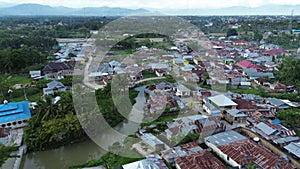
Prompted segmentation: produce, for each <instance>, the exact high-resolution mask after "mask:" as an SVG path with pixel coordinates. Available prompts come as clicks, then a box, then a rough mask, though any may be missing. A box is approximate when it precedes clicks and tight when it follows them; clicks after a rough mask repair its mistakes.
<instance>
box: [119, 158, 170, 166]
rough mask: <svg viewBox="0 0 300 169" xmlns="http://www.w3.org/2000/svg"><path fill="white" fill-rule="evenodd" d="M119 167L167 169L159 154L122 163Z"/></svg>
mask: <svg viewBox="0 0 300 169" xmlns="http://www.w3.org/2000/svg"><path fill="white" fill-rule="evenodd" d="M120 169H168V167H167V166H166V164H165V163H164V161H163V160H162V158H161V157H160V156H159V155H157V154H156V155H149V156H147V157H146V159H143V160H140V161H136V162H133V163H129V164H125V165H122V167H121V168H120Z"/></svg>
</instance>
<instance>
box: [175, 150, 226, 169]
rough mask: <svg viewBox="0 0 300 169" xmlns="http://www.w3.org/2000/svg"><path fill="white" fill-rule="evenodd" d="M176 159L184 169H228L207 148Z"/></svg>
mask: <svg viewBox="0 0 300 169" xmlns="http://www.w3.org/2000/svg"><path fill="white" fill-rule="evenodd" d="M175 161H176V163H177V165H178V166H179V167H180V168H182V169H226V167H225V165H224V164H222V162H221V161H220V160H218V159H217V158H216V157H215V156H213V155H212V154H211V153H210V152H209V151H207V150H203V151H200V152H196V153H193V154H190V155H187V156H184V157H179V158H177V159H176V160H175Z"/></svg>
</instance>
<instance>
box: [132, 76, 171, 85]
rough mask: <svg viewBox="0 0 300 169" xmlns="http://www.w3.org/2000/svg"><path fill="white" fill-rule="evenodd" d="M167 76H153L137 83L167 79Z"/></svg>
mask: <svg viewBox="0 0 300 169" xmlns="http://www.w3.org/2000/svg"><path fill="white" fill-rule="evenodd" d="M165 78H166V77H152V78H148V79H143V80H140V81H136V82H135V84H136V85H137V84H140V83H143V82H147V81H151V80H160V79H165Z"/></svg>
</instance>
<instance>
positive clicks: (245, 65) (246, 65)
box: [237, 60, 261, 70]
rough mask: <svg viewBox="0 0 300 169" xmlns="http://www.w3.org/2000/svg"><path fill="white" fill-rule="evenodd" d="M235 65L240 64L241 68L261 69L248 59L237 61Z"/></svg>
mask: <svg viewBox="0 0 300 169" xmlns="http://www.w3.org/2000/svg"><path fill="white" fill-rule="evenodd" d="M237 65H238V66H240V67H241V68H243V69H246V68H254V69H258V70H261V67H259V66H257V65H255V64H253V63H252V62H250V61H248V60H242V61H240V62H238V63H237Z"/></svg>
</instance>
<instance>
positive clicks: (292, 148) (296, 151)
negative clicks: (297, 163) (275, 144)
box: [284, 143, 300, 158]
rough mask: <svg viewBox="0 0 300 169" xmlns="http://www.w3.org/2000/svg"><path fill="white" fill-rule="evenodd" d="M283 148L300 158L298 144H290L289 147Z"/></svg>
mask: <svg viewBox="0 0 300 169" xmlns="http://www.w3.org/2000/svg"><path fill="white" fill-rule="evenodd" d="M284 148H285V149H286V150H288V151H289V152H291V153H293V154H294V155H295V156H297V157H299V158H300V143H298V144H297V143H290V144H289V145H287V146H284Z"/></svg>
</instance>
